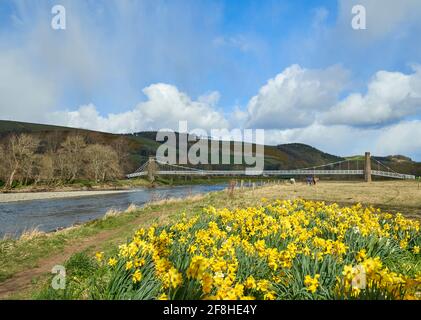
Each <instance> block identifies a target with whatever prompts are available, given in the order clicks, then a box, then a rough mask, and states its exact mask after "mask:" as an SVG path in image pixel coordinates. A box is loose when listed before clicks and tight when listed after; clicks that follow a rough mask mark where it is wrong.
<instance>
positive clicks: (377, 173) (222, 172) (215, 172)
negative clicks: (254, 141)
mask: <svg viewBox="0 0 421 320" xmlns="http://www.w3.org/2000/svg"><path fill="white" fill-rule="evenodd" d="M155 174H156V175H162V176H163V175H169V176H183V175H184V176H187V175H188V176H262V175H263V176H298V175H318V176H319V175H364V170H313V169H310V170H305V169H300V170H263V171H261V170H260V171H259V170H197V169H196V170H158V171H156V172H155ZM371 174H372V175H374V176H380V177H389V178H396V179H404V180H415V176H414V175H408V174H401V173H396V172H387V171H379V170H372V171H371ZM146 175H147V172H145V171H141V172H135V173H131V174H128V175H127V178H135V177H141V176H146Z"/></svg>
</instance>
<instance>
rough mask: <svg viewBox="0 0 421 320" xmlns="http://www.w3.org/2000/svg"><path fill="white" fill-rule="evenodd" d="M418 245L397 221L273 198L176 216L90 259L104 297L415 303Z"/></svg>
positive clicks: (407, 223)
mask: <svg viewBox="0 0 421 320" xmlns="http://www.w3.org/2000/svg"><path fill="white" fill-rule="evenodd" d="M420 245H421V236H420V226H419V222H417V221H414V220H410V219H406V218H404V217H403V216H402V215H400V214H397V215H392V214H388V213H382V212H381V211H380V210H376V209H373V208H364V207H363V206H361V205H355V206H353V207H345V208H343V207H340V206H338V205H336V204H332V205H327V204H325V203H324V202H312V201H304V200H296V201H280V200H278V201H276V202H274V203H271V204H267V202H266V201H262V205H261V206H257V207H252V208H246V209H241V208H239V209H236V210H228V209H215V208H213V207H210V208H207V209H205V210H204V212H203V213H202V214H200V215H196V216H193V217H191V218H187V217H186V215H185V214H183V215H182V216H180V217H179V218H178V219H176V222H175V223H173V224H171V225H168V226H163V227H158V226H156V225H154V226H152V227H150V228H148V229H139V230H138V231H137V232H136V233H135V234H134V236H133V238H132V239H131V240H130V241H129V242H128V243H126V244H123V245H121V246H120V247H119V251H118V254H117V255H116V256H112V257H108V258H105V257H103V254H102V253H99V254H97V259H98V261H99V264H100V265H102V267H104V266H106V268H108V270H109V276H108V278H107V280H106V286H105V289H104V290H105V291H106V297H107V298H110V299H230V300H231V299H417V298H421V296H420V292H421V256H420V249H419V248H420Z"/></svg>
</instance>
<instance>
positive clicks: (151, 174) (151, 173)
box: [147, 157, 157, 182]
mask: <svg viewBox="0 0 421 320" xmlns="http://www.w3.org/2000/svg"><path fill="white" fill-rule="evenodd" d="M156 169H157V164H156V161H155V157H149V161H148V166H147V171H148V179H149V181H150V182H154V181H155V174H156Z"/></svg>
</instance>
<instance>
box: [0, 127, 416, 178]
mask: <svg viewBox="0 0 421 320" xmlns="http://www.w3.org/2000/svg"><path fill="white" fill-rule="evenodd" d="M17 133H28V134H31V135H34V136H35V137H36V138H38V139H39V140H40V141H41V146H45V148H47V146H50V145H51V144H56V145H59V144H60V143H61V142H62V141H64V140H65V139H66V137H67V136H69V135H74V134H78V135H82V136H84V137H85V138H86V140H87V141H92V142H95V143H100V144H104V145H115V144H117V143H119V144H120V145H122V146H123V148H124V150H125V151H126V152H127V154H128V163H127V166H126V167H125V171H127V172H131V171H133V170H135V169H136V168H137V167H139V166H140V165H141V164H142V163H144V162H145V161H147V159H148V157H149V156H153V155H155V153H156V150H157V148H158V147H159V145H160V143H159V142H157V141H156V140H155V137H156V132H154V131H148V132H138V133H133V134H111V133H104V132H98V131H92V130H85V129H77V128H69V127H62V126H53V125H44V124H34V123H25V122H16V121H6V120H0V140H3V141H4V140H7V139H8V136H10V135H11V134H17ZM177 137H178V135H177ZM190 144H193V143H190ZM231 148H232V150H233V149H234V145H233V144H231ZM264 150H265V169H272V170H276V169H296V168H304V167H311V166H317V165H322V164H326V163H331V162H336V161H340V160H343V159H345V158H342V157H338V156H335V155H331V154H328V153H325V152H322V151H320V150H318V149H316V148H314V147H311V146H309V145H305V144H301V143H290V144H281V145H277V146H264ZM39 152H40V153H42V152H44V150H43V148H42V147H41V148H40V150H39ZM374 158H375V159H377V160H379V161H381V162H382V163H384V164H385V165H387V166H388V167H390V168H392V169H393V170H396V171H399V172H404V173H411V174H416V175H421V163H416V162H414V161H412V160H411V159H409V158H407V157H404V156H389V157H382V158H381V157H374ZM347 159H361V160H363V156H359V155H355V156H353V157H349V158H347ZM209 166H210V165H206V167H207V168H209ZM216 167H218V168H224V167H227V166H224V165H218V166H216ZM231 167H232V166H231ZM236 167H237V168H238V167H242V166H241V165H237V166H236Z"/></svg>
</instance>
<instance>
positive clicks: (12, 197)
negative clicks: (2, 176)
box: [0, 190, 130, 203]
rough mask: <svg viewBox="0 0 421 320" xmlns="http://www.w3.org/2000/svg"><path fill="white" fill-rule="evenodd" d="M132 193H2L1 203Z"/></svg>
mask: <svg viewBox="0 0 421 320" xmlns="http://www.w3.org/2000/svg"><path fill="white" fill-rule="evenodd" d="M124 192H130V190H107V191H94V190H90V191H57V192H51V191H45V192H15V193H0V203H8V202H16V201H30V200H43V199H63V198H74V197H84V196H97V195H107V194H115V193H124Z"/></svg>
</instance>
